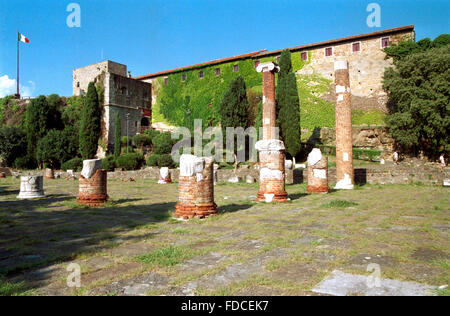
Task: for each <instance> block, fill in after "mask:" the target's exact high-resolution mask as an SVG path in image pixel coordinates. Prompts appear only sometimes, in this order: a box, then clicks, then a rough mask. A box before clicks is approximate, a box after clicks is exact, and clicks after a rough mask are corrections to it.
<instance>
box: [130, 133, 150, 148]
mask: <svg viewBox="0 0 450 316" xmlns="http://www.w3.org/2000/svg"><path fill="white" fill-rule="evenodd" d="M133 142H134V144H135V145H136V146H137V147H144V146H151V144H152V138H151V136H150V135H147V134H138V135H136V136H134V138H133Z"/></svg>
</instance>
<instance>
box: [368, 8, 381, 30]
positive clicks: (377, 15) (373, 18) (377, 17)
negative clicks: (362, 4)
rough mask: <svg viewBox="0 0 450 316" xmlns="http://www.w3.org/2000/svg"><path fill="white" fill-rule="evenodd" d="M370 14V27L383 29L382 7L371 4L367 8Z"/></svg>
mask: <svg viewBox="0 0 450 316" xmlns="http://www.w3.org/2000/svg"><path fill="white" fill-rule="evenodd" d="M366 11H367V12H370V14H369V15H368V16H367V19H366V23H367V26H368V27H381V6H380V5H379V4H378V3H369V5H368V6H367V8H366Z"/></svg>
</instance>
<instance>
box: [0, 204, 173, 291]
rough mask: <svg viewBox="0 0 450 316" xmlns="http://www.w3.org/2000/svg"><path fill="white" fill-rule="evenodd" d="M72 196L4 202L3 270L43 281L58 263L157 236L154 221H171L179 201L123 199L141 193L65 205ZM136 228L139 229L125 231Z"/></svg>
mask: <svg viewBox="0 0 450 316" xmlns="http://www.w3.org/2000/svg"><path fill="white" fill-rule="evenodd" d="M69 200H71V201H73V202H75V203H76V201H75V199H74V197H73V196H72V195H70V196H68V195H50V196H48V197H46V198H42V199H37V200H12V201H1V202H0V206H1V207H0V276H1V275H4V276H5V277H8V279H10V281H11V278H12V277H14V279H15V280H16V279H17V280H18V281H17V282H21V281H29V282H32V283H31V284H32V286H33V287H39V286H40V285H41V284H43V283H44V282H45V281H46V280H47V279H48V278H49V277H50V276H51V275H54V274H53V273H52V270H53V265H54V264H55V263H59V262H64V261H69V260H75V259H77V258H80V257H79V256H80V255H82V256H84V255H86V254H89V253H96V252H101V251H104V250H107V249H109V248H112V247H115V246H118V245H119V244H120V243H123V242H133V241H135V242H137V241H140V240H142V238H145V239H151V238H155V237H156V236H157V235H158V234H159V233H160V232H159V231H158V229H157V228H158V227H157V225H155V224H157V223H159V222H166V221H169V220H170V219H171V218H172V212H173V211H174V209H175V202H168V203H156V204H148V205H124V204H125V203H129V202H134V201H139V200H140V199H120V200H117V201H111V202H108V203H110V204H108V203H107V204H106V205H105V206H104V207H98V208H89V207H86V208H83V209H80V208H76V207H70V206H68V209H63V210H61V206H64V205H70V203H69V202H68V201H69ZM55 204H56V205H55ZM6 206H7V207H6ZM55 208H57V209H55ZM38 209H39V211H37V210H38ZM11 210H15V212H12V211H11ZM23 210H27V212H21V211H23ZM30 211H31V212H30ZM33 211H36V212H33ZM134 229H138V230H139V232H138V233H137V234H127V233H128V232H130V231H131V230H134ZM58 269H59V268H58ZM53 272H54V270H53ZM11 286H12V285H11ZM21 290H23V287H21Z"/></svg>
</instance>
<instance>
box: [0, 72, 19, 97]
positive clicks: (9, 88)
mask: <svg viewBox="0 0 450 316" xmlns="http://www.w3.org/2000/svg"><path fill="white" fill-rule="evenodd" d="M15 89H16V80H15V79H9V78H8V75H4V76H1V77H0V98H3V97H6V96H7V95H10V94H14V92H15Z"/></svg>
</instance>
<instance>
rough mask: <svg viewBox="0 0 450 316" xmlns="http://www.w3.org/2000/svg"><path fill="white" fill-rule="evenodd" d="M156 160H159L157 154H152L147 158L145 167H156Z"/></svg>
mask: <svg viewBox="0 0 450 316" xmlns="http://www.w3.org/2000/svg"><path fill="white" fill-rule="evenodd" d="M158 159H159V155H158V154H152V155H150V156H148V157H147V166H149V167H156V166H158Z"/></svg>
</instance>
